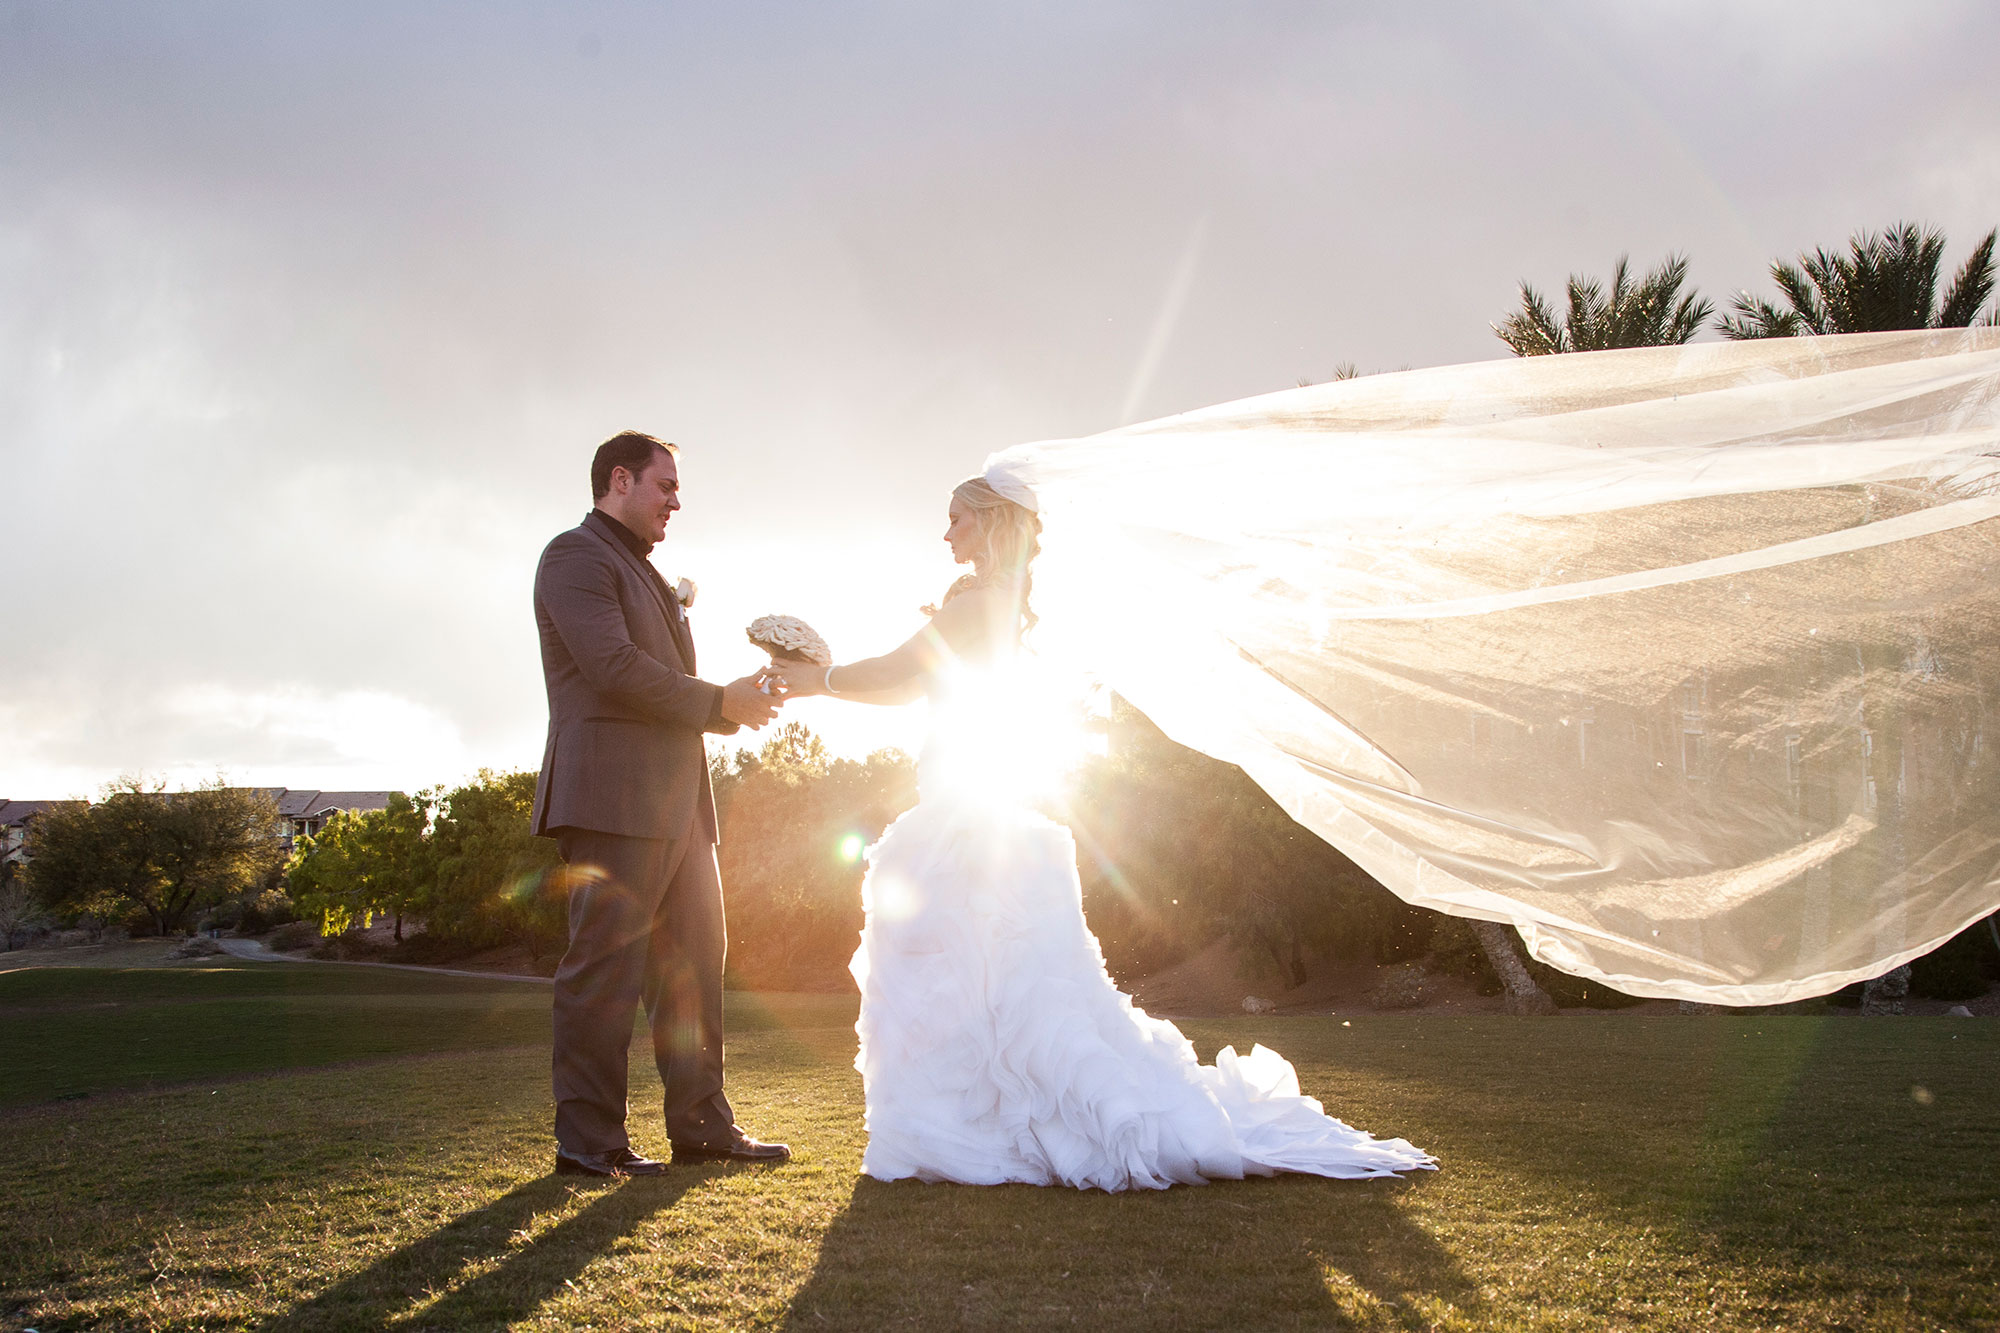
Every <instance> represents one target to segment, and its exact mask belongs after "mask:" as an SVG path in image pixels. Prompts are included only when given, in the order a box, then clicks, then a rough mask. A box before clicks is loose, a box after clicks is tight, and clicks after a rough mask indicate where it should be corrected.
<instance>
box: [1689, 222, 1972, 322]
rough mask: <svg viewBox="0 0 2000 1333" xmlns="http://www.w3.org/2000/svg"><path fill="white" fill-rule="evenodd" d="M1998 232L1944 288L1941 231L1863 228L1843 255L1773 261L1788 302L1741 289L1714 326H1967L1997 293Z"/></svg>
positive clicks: (1905, 226)
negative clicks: (1940, 283)
mask: <svg viewBox="0 0 2000 1333" xmlns="http://www.w3.org/2000/svg"><path fill="white" fill-rule="evenodd" d="M1996 237H2000V232H1994V231H1989V232H1987V233H1986V235H1985V237H1984V239H1982V240H1981V241H1980V242H1979V244H1978V245H1975V246H1974V247H1973V248H1972V254H1971V255H1970V256H1969V257H1967V259H1966V261H1965V263H1964V265H1963V266H1962V267H1961V268H1960V269H1959V270H1958V274H1957V276H1955V277H1954V278H1953V279H1952V280H1951V284H1950V285H1949V286H1948V287H1946V288H1945V289H1944V291H1943V292H1942V293H1940V292H1939V290H1938V278H1939V274H1940V271H1941V265H1942V264H1943V262H1944V235H1943V234H1942V233H1941V232H1938V231H1936V230H1934V229H1932V228H1928V227H1919V226H1917V225H1916V224H1915V223H1912V222H1901V223H1898V224H1896V225H1895V226H1893V227H1891V228H1890V229H1889V230H1888V231H1886V232H1883V233H1881V234H1880V235H1876V234H1875V233H1872V232H1862V233H1858V234H1856V235H1855V236H1853V237H1852V238H1850V239H1849V240H1848V243H1847V253H1845V254H1841V253H1839V252H1837V251H1831V250H1824V249H1821V250H1814V251H1813V252H1812V253H1811V254H1809V255H1808V254H1802V255H1800V256H1799V262H1798V264H1797V265H1793V264H1788V263H1786V262H1785V261H1784V260H1782V259H1781V260H1777V261H1775V262H1774V263H1772V265H1771V279H1772V281H1774V282H1776V283H1777V284H1778V291H1779V293H1780V294H1781V297H1782V300H1783V304H1782V305H1781V304H1779V303H1778V302H1775V301H1770V300H1766V299H1765V298H1763V297H1761V296H1752V295H1751V294H1750V293H1749V292H1740V293H1738V294H1737V296H1736V299H1735V300H1734V301H1732V302H1731V303H1730V306H1731V309H1732V310H1733V311H1734V313H1733V314H1731V315H1728V316H1725V317H1724V318H1723V319H1722V320H1720V321H1719V322H1718V323H1717V325H1716V327H1717V328H1718V329H1719V330H1720V331H1721V333H1722V336H1723V337H1725V338H1734V339H1747V338H1791V337H1797V336H1799V335H1801V334H1821V333H1876V332H1884V331H1887V330H1891V329H1949V328H1963V327H1965V326H1966V325H1968V324H1971V323H1972V322H1973V320H1974V319H1976V318H1978V316H1979V308H1980V307H1981V306H1983V305H1985V304H1986V299H1987V298H1988V297H1989V296H1991V295H1992V294H1993V284H1994V266H1993V247H1994V242H1995V240H1996ZM1986 322H1987V323H1992V322H1993V315H1992V314H1989V315H1988V316H1987V318H1986Z"/></svg>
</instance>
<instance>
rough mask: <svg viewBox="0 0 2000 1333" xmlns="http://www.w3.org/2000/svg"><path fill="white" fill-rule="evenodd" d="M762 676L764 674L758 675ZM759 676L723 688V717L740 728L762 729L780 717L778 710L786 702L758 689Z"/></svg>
mask: <svg viewBox="0 0 2000 1333" xmlns="http://www.w3.org/2000/svg"><path fill="white" fill-rule="evenodd" d="M758 674H759V675H761V674H762V673H761V672H760V673H758ZM757 680H758V676H745V677H743V678H742V679H741V680H732V681H730V682H729V683H728V684H727V685H724V686H723V687H722V716H723V717H724V719H726V720H727V721H730V722H734V723H736V724H737V725H738V726H743V727H748V728H750V730H752V731H756V730H758V729H759V728H761V727H762V726H763V725H764V724H765V723H766V722H769V721H770V720H771V719H772V718H774V717H776V716H777V715H778V708H779V706H780V705H781V704H783V703H784V702H785V701H784V699H783V698H782V697H780V696H778V695H775V694H766V693H764V692H763V691H762V690H760V689H758V688H757Z"/></svg>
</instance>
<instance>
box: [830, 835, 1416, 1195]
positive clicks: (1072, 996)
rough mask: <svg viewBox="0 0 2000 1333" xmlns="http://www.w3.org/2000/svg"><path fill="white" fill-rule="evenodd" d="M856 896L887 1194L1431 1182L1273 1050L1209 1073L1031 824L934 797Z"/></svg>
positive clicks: (1071, 857)
mask: <svg viewBox="0 0 2000 1333" xmlns="http://www.w3.org/2000/svg"><path fill="white" fill-rule="evenodd" d="M862 894H863V903H864V906H865V908H866V912H867V924H866V926H865V927H864V929H863V931H862V935H861V947H860V949H859V950H857V951H856V953H855V955H854V961H853V963H852V965H851V968H852V971H853V973H854V979H855V980H856V981H857V982H858V983H860V986H861V1020H860V1022H859V1024H858V1025H857V1030H858V1031H859V1034H860V1037H861V1050H860V1054H859V1055H858V1056H857V1057H856V1060H855V1067H856V1068H858V1069H859V1070H860V1071H861V1075H862V1079H863V1082H864V1085H865V1087H866V1091H867V1105H868V1110H867V1129H868V1148H867V1152H866V1155H865V1156H864V1158H863V1159H862V1169H863V1170H864V1171H865V1172H867V1174H869V1175H870V1176H873V1177H875V1178H876V1179H878V1180H899V1179H904V1178H909V1177H914V1178H916V1179H919V1180H931V1181H957V1182H960V1183H963V1184H971V1185H997V1184H1002V1183H1007V1182H1018V1183H1024V1184H1031V1185H1053V1184H1062V1185H1072V1186H1076V1187H1078V1188H1095V1189H1103V1190H1126V1189H1164V1188H1166V1187H1167V1186H1169V1185H1172V1184H1176V1183H1179V1184H1189V1185H1193V1184H1200V1183H1202V1182H1203V1181H1206V1180H1218V1179H1227V1180H1234V1179H1240V1178H1241V1177H1243V1176H1245V1175H1271V1174H1273V1173H1275V1172H1279V1171H1297V1172H1307V1173H1311V1174H1315V1175H1322V1176H1338V1177H1350V1178H1351V1177H1368V1176H1387V1175H1393V1174H1395V1173H1396V1172H1398V1171H1407V1170H1413V1169H1420V1168H1429V1167H1434V1166H1435V1165H1436V1162H1435V1161H1434V1159H1432V1158H1431V1157H1430V1156H1429V1154H1427V1153H1424V1152H1422V1151H1420V1150H1419V1149H1417V1148H1415V1147H1413V1146H1411V1145H1410V1144H1409V1143H1407V1142H1405V1141H1404V1140H1402V1139H1376V1138H1372V1137H1370V1136H1369V1135H1368V1134H1366V1133H1363V1132H1362V1131H1360V1130H1357V1129H1352V1128H1350V1127H1349V1126H1347V1125H1345V1124H1342V1123H1341V1122H1340V1121H1338V1120H1335V1119H1333V1118H1331V1117H1330V1116H1328V1115H1326V1114H1325V1113H1324V1111H1323V1110H1322V1108H1321V1106H1320V1104H1319V1103H1318V1102H1317V1101H1315V1100H1313V1099H1312V1098H1310V1097H1305V1096H1301V1095H1300V1092H1299V1083H1298V1075H1297V1074H1296V1072H1295V1071H1294V1070H1293V1069H1292V1066H1291V1065H1290V1064H1289V1063H1288V1062H1286V1061H1285V1060H1284V1059H1283V1058H1282V1057H1280V1056H1279V1055H1278V1054H1277V1053H1276V1052H1275V1051H1272V1050H1269V1049H1268V1048H1266V1047H1264V1046H1261V1045H1260V1046H1256V1047H1253V1048H1252V1050H1251V1052H1250V1054H1248V1055H1247V1056H1243V1055H1238V1054H1237V1053H1236V1051H1235V1049H1234V1048H1233V1047H1225V1048H1224V1049H1223V1050H1222V1052H1221V1053H1220V1054H1219V1055H1218V1056H1217V1057H1216V1062H1215V1063H1214V1064H1213V1065H1204V1064H1202V1063H1201V1062H1200V1060H1199V1059H1198V1058H1197V1057H1196V1055H1195V1052H1194V1047H1193V1045H1192V1044H1191V1043H1190V1042H1189V1041H1188V1040H1187V1038H1186V1037H1183V1036H1182V1035H1181V1033H1180V1030H1179V1029H1178V1028H1176V1027H1175V1026H1174V1025H1173V1024H1172V1023H1169V1022H1166V1021H1164V1020H1162V1019H1157V1018H1153V1017H1151V1016H1149V1015H1148V1014H1146V1013H1145V1011H1143V1010H1141V1009H1138V1008H1136V1007H1135V1006H1134V1005H1133V1003H1132V1000H1131V997H1129V996H1127V995H1125V994H1124V993H1123V992H1121V991H1119V990H1118V988H1117V987H1116V986H1115V985H1113V984H1112V981H1111V978H1110V976H1109V974H1108V973H1107V972H1106V971H1105V968H1104V958H1103V955H1102V953H1101V952H1100V951H1099V949H1098V945H1097V940H1096V938H1095V937H1094V936H1093V935H1092V934H1091V933H1090V930H1089V928H1088V927H1087V926H1086V925H1085V924H1084V919H1083V903H1082V893H1081V887H1080V885H1079V883H1078V880H1077V874H1076V845H1075V842H1074V841H1073V840H1072V839H1071V837H1070V834H1069V831H1068V830H1067V829H1064V828H1062V827H1061V826H1060V825H1057V824H1055V823H1052V822H1051V821H1049V820H1047V819H1044V818H1042V817H1041V816H1039V815H1037V814H1035V813H1033V812H1032V811H1029V810H1025V809H1020V808H1008V807H997V806H984V805H980V804H978V803H975V802H971V801H948V800H947V801H940V800H933V799H929V798H926V799H925V800H924V801H923V802H921V803H920V804H918V805H917V806H916V808H914V809H912V810H910V811H909V812H908V813H906V814H905V815H903V816H902V818H900V819H898V820H897V821H896V822H895V823H894V824H892V825H891V826H890V827H889V829H888V831H887V832H886V833H884V834H883V836H882V838H881V840H880V841H879V842H878V843H876V844H875V846H874V847H873V848H871V849H870V852H869V859H868V874H867V878H866V881H865V883H864V887H863V890H862Z"/></svg>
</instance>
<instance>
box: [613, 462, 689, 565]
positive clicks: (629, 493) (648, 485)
mask: <svg viewBox="0 0 2000 1333" xmlns="http://www.w3.org/2000/svg"><path fill="white" fill-rule="evenodd" d="M621 471H622V469H621ZM619 498H620V501H621V504H620V506H619V507H620V509H621V510H622V511H623V512H621V513H619V514H618V515H617V516H616V517H617V519H618V521H619V522H621V523H623V524H624V525H625V526H626V527H628V528H630V529H632V531H634V532H636V533H638V534H639V535H640V536H641V537H644V538H645V539H646V540H648V541H650V542H654V543H658V542H660V541H663V540H665V538H666V535H667V520H668V519H670V518H672V517H673V516H674V511H675V510H676V509H679V508H680V507H681V474H680V469H679V468H678V467H677V466H675V464H674V456H673V455H672V454H670V453H668V452H667V451H666V450H664V449H655V450H654V451H653V461H652V462H650V463H648V464H646V466H645V467H644V468H643V469H642V470H641V471H640V473H639V475H638V476H636V477H633V478H632V482H631V485H630V486H629V487H628V488H627V489H626V491H625V494H624V495H622V496H621V497H619Z"/></svg>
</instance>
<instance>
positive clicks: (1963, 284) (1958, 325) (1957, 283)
mask: <svg viewBox="0 0 2000 1333" xmlns="http://www.w3.org/2000/svg"><path fill="white" fill-rule="evenodd" d="M1996 240H2000V229H1995V230H1994V231H1989V232H1987V233H1986V236H1985V238H1984V239H1983V240H1981V241H1980V242H1979V244H1978V245H1975V246H1973V247H1972V254H1971V255H1969V256H1968V257H1967V258H1966V261H1965V265H1964V267H1962V268H1960V269H1959V270H1958V275H1957V276H1956V277H1954V278H1953V279H1952V280H1951V286H1949V287H1947V288H1946V289H1945V293H1944V301H1943V303H1942V304H1941V305H1940V306H1939V307H1938V313H1937V323H1936V325H1935V326H1934V327H1937V328H1940V329H1962V328H1965V327H1966V326H1967V325H1969V324H1971V323H1972V321H1973V318H1974V317H1975V316H1976V315H1977V314H1978V313H1979V307H1981V306H1983V305H1985V304H1986V298H1987V297H1989V296H1991V295H1993V281H1994V274H1993V244H1994V242H1995V241H1996Z"/></svg>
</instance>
